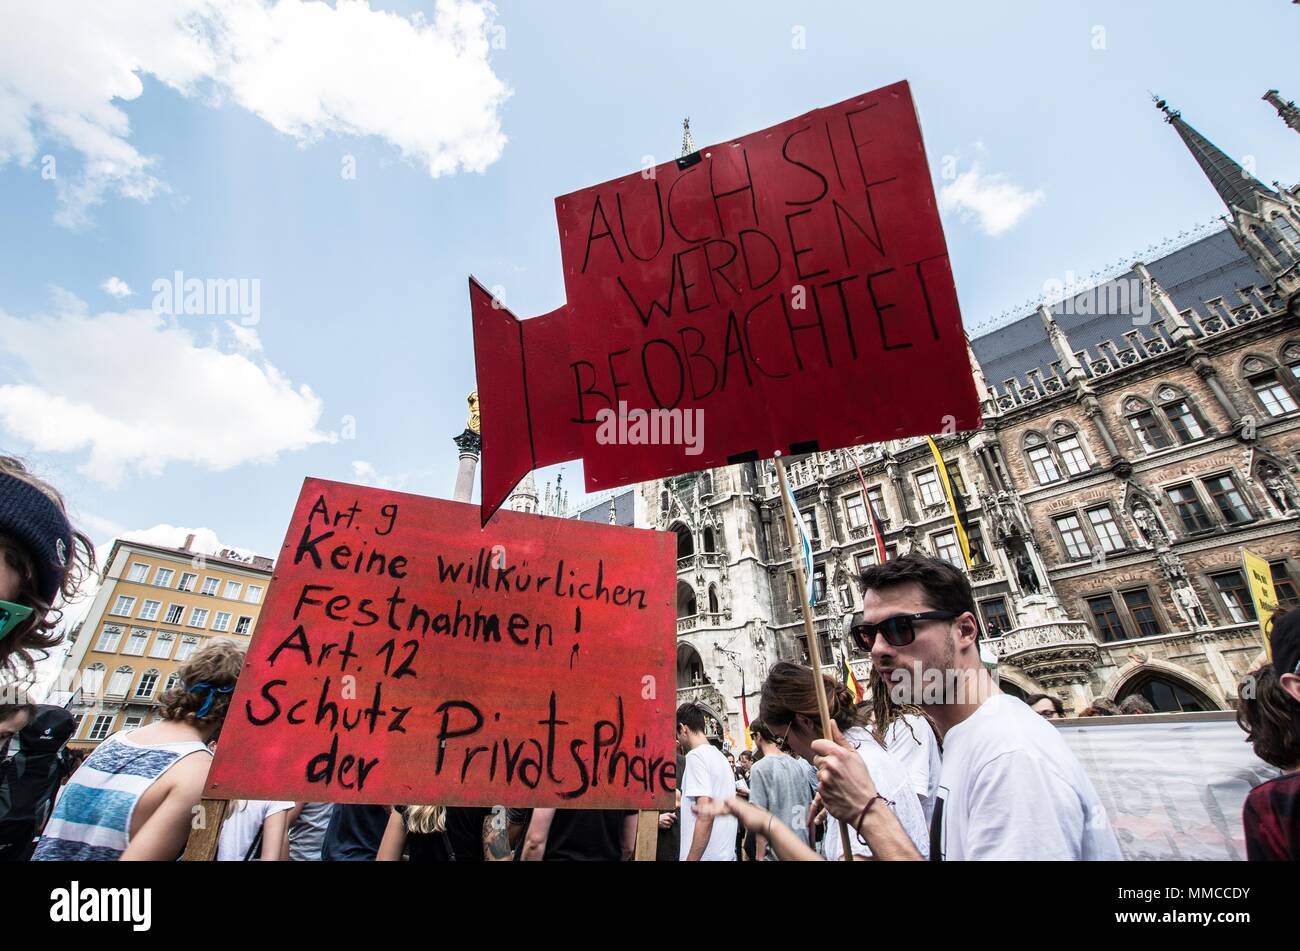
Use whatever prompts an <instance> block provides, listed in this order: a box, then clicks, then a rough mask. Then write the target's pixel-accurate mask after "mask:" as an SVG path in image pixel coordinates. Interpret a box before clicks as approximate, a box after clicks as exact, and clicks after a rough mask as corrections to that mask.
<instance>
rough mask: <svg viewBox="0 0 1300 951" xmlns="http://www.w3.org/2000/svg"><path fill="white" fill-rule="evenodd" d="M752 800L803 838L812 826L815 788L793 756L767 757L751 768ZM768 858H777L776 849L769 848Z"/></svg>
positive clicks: (750, 786) (750, 792) (750, 789)
mask: <svg viewBox="0 0 1300 951" xmlns="http://www.w3.org/2000/svg"><path fill="white" fill-rule="evenodd" d="M749 801H750V802H751V803H753V804H754V805H756V806H759V807H761V808H763V809H766V810H767V811H768V812H770V813H772V815H774V816H776V817H777V818H778V819H780V820H781V821H782V822H784V823H785V824H786V825H788V826H789V827H790V828H791V829H793V830H794V831H795V833H796V834H797V835H799V836H800V837H804V836H806V833H807V828H808V821H807V815H808V804H809V803H810V802H812V787H811V786H809V785H808V774H807V773H805V772H804V769H803V767H802V766H801V765H800V764H799V761H798V760H797V759H795V758H794V757H793V756H764V757H763V758H762V759H760V760H758V761H757V762H756V763H754V765H753V766H752V767H751V768H750V770H749ZM766 858H767V861H769V862H775V861H776V852H775V851H774V850H772V849H768V850H767V857H766Z"/></svg>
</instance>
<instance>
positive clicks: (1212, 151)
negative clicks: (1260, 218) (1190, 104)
mask: <svg viewBox="0 0 1300 951" xmlns="http://www.w3.org/2000/svg"><path fill="white" fill-rule="evenodd" d="M1151 98H1152V99H1154V100H1155V103H1156V108H1157V109H1159V110H1160V111H1161V112H1163V113H1164V114H1165V121H1166V122H1168V123H1169V124H1170V125H1171V126H1173V127H1174V129H1175V130H1177V132H1178V135H1179V136H1180V137H1181V138H1182V140H1183V144H1184V145H1186V146H1187V150H1188V151H1189V152H1191V153H1192V158H1194V159H1196V164H1198V165H1199V166H1201V171H1202V172H1204V173H1205V177H1206V178H1208V179H1209V180H1210V184H1211V185H1213V186H1214V190H1215V191H1216V192H1218V193H1219V197H1220V198H1221V199H1223V203H1224V204H1225V205H1227V206H1228V210H1229V211H1231V210H1233V209H1234V208H1241V209H1243V210H1244V211H1248V212H1250V213H1251V214H1255V215H1257V214H1259V197H1260V196H1261V195H1275V194H1276V193H1275V192H1274V191H1273V190H1272V189H1271V188H1269V187H1268V186H1266V185H1264V184H1262V183H1261V182H1259V181H1258V180H1257V179H1256V178H1255V177H1254V176H1253V175H1251V174H1250V173H1249V172H1247V171H1246V170H1245V169H1244V168H1242V167H1241V166H1240V165H1238V164H1237V163H1236V162H1235V161H1233V160H1232V159H1231V158H1229V157H1228V155H1227V154H1226V153H1225V152H1223V151H1222V150H1221V149H1220V148H1219V147H1218V146H1217V145H1215V144H1214V143H1213V142H1211V141H1210V140H1209V139H1207V138H1206V137H1205V136H1203V135H1201V133H1199V132H1197V131H1196V130H1195V129H1193V128H1192V127H1191V126H1190V125H1188V124H1187V123H1186V122H1185V121H1183V115H1182V113H1181V112H1179V111H1178V110H1177V109H1171V108H1169V104H1168V103H1166V102H1165V101H1164V100H1163V99H1161V98H1159V97H1158V96H1152V97H1151Z"/></svg>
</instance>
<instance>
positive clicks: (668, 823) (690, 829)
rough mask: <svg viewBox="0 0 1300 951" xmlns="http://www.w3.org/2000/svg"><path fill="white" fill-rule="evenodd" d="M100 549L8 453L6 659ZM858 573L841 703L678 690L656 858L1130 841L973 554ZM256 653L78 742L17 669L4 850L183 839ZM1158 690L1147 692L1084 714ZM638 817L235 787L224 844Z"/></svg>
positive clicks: (581, 835)
mask: <svg viewBox="0 0 1300 951" xmlns="http://www.w3.org/2000/svg"><path fill="white" fill-rule="evenodd" d="M93 565H94V554H93V549H92V547H91V544H90V542H89V539H88V538H87V537H86V536H85V535H84V534H82V533H80V532H77V531H75V530H74V529H73V527H72V525H71V523H70V521H69V518H68V515H67V511H66V508H65V506H64V504H63V501H62V499H61V498H60V497H59V495H58V493H57V492H55V491H54V490H53V489H52V488H51V487H50V486H48V485H46V484H45V483H43V482H41V481H40V480H39V479H36V478H35V477H33V476H32V475H31V474H30V473H28V472H27V471H26V470H25V468H24V467H23V466H22V464H21V463H19V462H17V461H16V460H13V459H9V458H4V457H0V675H12V674H14V673H15V672H19V673H21V672H23V671H24V670H25V671H27V672H30V670H31V667H32V665H33V662H34V660H35V659H37V658H39V656H41V655H42V653H43V652H45V651H47V650H48V648H50V647H51V646H53V645H54V644H55V643H57V641H58V634H57V633H56V630H55V629H56V627H57V624H58V621H59V609H58V607H57V604H58V602H59V601H60V599H61V598H62V599H66V598H68V597H69V596H70V595H71V594H72V593H73V592H74V591H75V590H77V588H78V587H79V586H80V584H81V583H82V581H83V580H84V579H85V577H86V576H87V573H88V572H90V571H92V570H93ZM860 584H861V588H862V594H863V610H862V612H861V614H860V615H859V616H858V617H857V618H856V619H855V623H853V624H852V625H851V627H850V629H849V636H851V638H852V640H853V642H854V644H855V646H856V647H857V648H858V649H860V650H862V651H865V652H867V653H869V654H870V656H871V661H872V669H871V674H870V680H869V691H870V695H869V698H868V699H867V701H866V702H859V700H858V699H857V697H856V696H855V695H854V694H853V693H852V692H851V691H850V690H849V689H848V687H846V686H845V685H844V684H842V683H840V682H839V681H838V680H837V679H835V678H833V677H829V676H825V677H824V684H823V685H822V686H823V687H824V695H825V700H826V709H827V713H828V717H829V719H828V720H827V721H826V722H823V718H822V715H821V713H820V712H819V711H820V709H821V706H820V703H819V698H818V693H819V691H818V684H817V680H816V677H817V676H818V675H817V674H815V673H814V672H813V670H812V669H811V668H809V667H806V666H802V665H799V664H794V663H790V662H784V661H783V662H779V663H777V664H776V665H775V666H773V667H772V668H771V669H770V671H769V672H768V674H767V677H766V680H765V681H764V683H763V685H762V691H761V700H760V705H759V716H758V718H757V719H755V720H754V721H753V722H752V723H750V724H749V736H748V738H747V739H748V741H749V742H748V743H747V744H746V745H747V746H752V749H749V748H747V749H744V750H739V751H737V750H732V749H729V748H726V747H724V746H723V745H722V744H721V742H720V740H719V739H718V737H717V736H716V735H715V734H714V733H713V732H711V731H710V725H709V722H708V718H707V717H706V714H705V711H704V710H703V709H702V708H701V707H699V706H696V705H694V704H689V703H688V704H684V705H682V706H681V707H679V708H678V709H677V711H676V717H675V731H676V739H677V747H678V750H677V752H678V757H677V763H676V772H675V775H676V777H677V782H676V801H675V805H674V808H673V809H671V810H665V811H664V812H662V813H660V814H659V815H658V820H657V833H658V838H657V841H656V843H655V845H656V858H658V859H660V860H664V861H674V860H679V861H745V860H749V861H802V860H810V861H821V860H830V861H835V860H840V859H842V858H843V857H844V854H845V849H846V847H847V850H848V852H849V853H850V854H851V857H852V858H854V859H876V860H909V859H910V860H923V859H931V860H939V859H943V860H960V859H1013V860H1040V859H1057V860H1071V861H1087V860H1117V859H1120V858H1121V853H1120V849H1119V845H1118V842H1117V839H1116V835H1115V832H1114V830H1113V829H1112V827H1111V824H1110V820H1109V817H1108V816H1107V814H1106V811H1105V809H1104V808H1103V807H1102V804H1101V801H1100V799H1099V797H1098V795H1097V791H1096V790H1095V789H1094V787H1093V784H1092V781H1091V780H1090V779H1089V778H1088V776H1087V774H1086V773H1085V771H1084V769H1083V767H1082V766H1081V765H1080V763H1079V761H1078V759H1077V758H1076V757H1075V755H1074V754H1073V753H1072V752H1071V750H1070V748H1069V747H1068V746H1067V745H1066V742H1065V740H1064V739H1063V738H1062V736H1061V733H1060V731H1059V730H1058V728H1057V727H1056V726H1054V725H1053V724H1052V722H1050V721H1053V720H1058V719H1060V718H1061V717H1063V716H1064V712H1065V711H1064V708H1063V705H1062V703H1061V701H1060V699H1059V698H1056V697H1053V696H1049V695H1044V694H1039V695H1035V696H1030V697H1028V698H1026V700H1020V699H1018V698H1017V697H1014V696H1011V695H1010V694H1007V693H1004V692H1003V691H1002V690H1001V689H1000V688H999V686H998V683H997V679H996V677H995V676H994V674H993V673H992V672H991V671H990V670H989V669H988V668H987V667H986V666H985V665H984V663H983V662H982V659H981V655H980V643H979V640H980V631H979V624H978V621H977V620H976V617H977V615H976V607H975V603H974V600H973V595H972V591H971V587H970V584H969V582H968V580H967V578H966V576H965V575H964V574H963V573H962V572H961V571H959V570H958V569H956V568H954V567H953V566H951V565H950V564H948V563H947V562H946V561H942V560H938V559H933V558H928V557H925V556H921V555H915V554H913V555H904V556H902V557H899V558H896V559H894V560H892V561H889V562H886V563H885V564H883V565H879V566H873V567H870V568H868V569H866V570H865V571H864V572H863V574H862V576H861V579H860ZM1270 647H1271V652H1270V656H1271V658H1272V660H1271V662H1270V663H1267V664H1265V665H1263V666H1262V667H1260V668H1258V669H1257V670H1255V671H1254V672H1253V673H1252V674H1250V675H1249V676H1248V677H1247V678H1245V680H1244V681H1243V683H1242V685H1241V688H1240V692H1239V703H1238V711H1237V717H1238V722H1239V723H1240V725H1241V727H1242V729H1243V730H1244V731H1245V733H1246V737H1247V740H1248V741H1249V742H1250V744H1251V745H1252V747H1253V749H1254V750H1255V752H1256V754H1257V755H1258V756H1259V758H1260V759H1262V760H1264V761H1265V762H1267V763H1269V764H1271V765H1272V766H1274V767H1276V768H1277V769H1278V770H1280V771H1281V775H1279V776H1278V777H1277V778H1275V779H1271V780H1269V781H1266V782H1263V783H1261V784H1260V785H1258V786H1256V787H1255V788H1254V789H1253V790H1252V791H1251V792H1250V794H1249V796H1248V797H1247V799H1246V802H1245V807H1244V811H1243V827H1244V834H1245V840H1246V847H1247V853H1248V857H1249V858H1250V859H1273V860H1278V859H1280V860H1294V859H1296V858H1297V857H1300V772H1298V771H1297V768H1298V767H1300V609H1297V610H1292V611H1290V612H1287V613H1281V614H1279V615H1278V616H1277V617H1276V618H1275V619H1274V622H1273V625H1272V633H1271V641H1270ZM242 665H243V655H242V653H241V651H240V649H239V648H238V647H236V646H235V645H234V644H233V643H231V642H229V641H224V640H214V641H212V642H210V643H208V644H207V645H206V646H205V647H203V648H202V649H200V650H199V651H197V652H196V653H195V654H194V655H193V656H191V657H190V658H189V659H188V660H187V661H186V662H185V664H184V665H183V666H182V667H181V668H180V670H179V671H178V674H179V676H178V679H177V682H176V684H175V685H174V686H173V687H172V688H171V689H169V690H168V691H166V692H165V693H164V695H163V696H162V698H161V700H160V707H159V714H160V716H159V719H157V720H156V721H155V722H153V723H150V724H149V725H147V726H143V727H139V728H137V729H134V730H130V731H123V732H119V733H116V734H113V735H112V736H109V737H108V738H106V739H105V740H104V741H103V742H102V743H100V744H99V745H98V746H97V747H96V748H95V749H94V750H93V751H91V752H90V753H89V755H86V756H85V758H84V761H83V760H82V759H80V757H81V756H82V755H84V754H80V753H77V752H76V751H73V750H70V749H68V748H67V746H66V744H67V742H68V739H69V738H70V737H71V735H72V732H73V728H72V723H73V721H72V717H71V715H70V714H68V712H67V711H66V710H63V709H62V708H59V707H52V706H47V705H41V706H38V705H36V704H34V703H32V702H31V701H30V700H29V699H28V698H27V696H26V695H25V694H24V693H23V692H22V691H21V690H20V689H18V688H14V687H9V688H4V693H3V695H0V860H25V859H28V858H31V859H34V860H79V861H84V860H140V859H146V860H147V859H152V860H174V859H176V858H178V857H180V856H181V855H182V853H183V852H184V850H185V848H186V844H187V842H188V841H189V839H190V836H191V832H192V831H193V829H194V826H195V817H196V816H198V815H206V813H205V812H204V811H203V810H202V809H200V808H199V806H200V799H201V796H202V792H203V789H204V786H205V783H206V780H207V775H208V768H209V765H210V764H211V761H212V756H213V750H214V749H215V747H216V745H217V742H218V739H219V734H220V732H221V727H222V724H223V723H224V721H225V718H226V715H227V712H228V710H229V708H230V702H231V696H232V694H233V691H234V687H235V683H236V680H237V678H238V676H239V672H240V669H241V667H242ZM936 675H937V676H936ZM13 682H15V681H14V679H13V678H12V677H10V678H9V679H8V680H5V681H0V684H3V683H13ZM18 682H21V678H19V679H18ZM935 683H940V684H942V688H941V689H939V690H937V691H936V690H935V689H934V687H933V684H935ZM1152 712H1153V710H1152V708H1151V705H1150V704H1149V703H1148V702H1147V701H1146V700H1145V699H1144V698H1142V697H1140V696H1130V697H1128V698H1127V699H1126V700H1124V701H1123V702H1122V703H1120V704H1118V705H1116V704H1114V703H1112V702H1110V701H1106V700H1096V701H1095V702H1094V703H1093V704H1092V706H1090V707H1089V708H1087V709H1086V710H1084V711H1082V712H1081V714H1080V715H1082V716H1115V715H1143V714H1150V713H1152ZM828 730H829V734H830V738H829V739H827V738H826V733H827V731H828ZM14 737H17V738H18V744H17V745H18V753H17V754H11V753H10V750H9V747H10V741H11V740H12V739H13V738H14ZM639 821H640V820H639V816H638V813H636V812H629V811H626V810H590V809H585V810H584V809H553V808H546V809H543V808H535V809H510V808H506V807H503V806H496V807H492V808H467V807H450V806H448V807H443V806H438V805H427V804H414V803H413V804H394V805H392V806H377V805H329V804H324V803H310V802H289V801H279V802H269V801H243V800H241V801H235V802H228V803H226V804H225V805H224V810H223V816H222V825H221V827H220V829H219V830H218V835H217V841H216V857H217V859H218V860H225V861H249V860H254V859H256V860H259V861H284V860H289V861H402V860H406V861H412V862H418V861H443V862H446V861H456V862H465V861H469V862H478V861H619V860H627V859H630V858H632V856H633V854H634V852H635V851H636V848H637V838H638V825H639Z"/></svg>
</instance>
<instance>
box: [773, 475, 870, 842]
mask: <svg viewBox="0 0 1300 951" xmlns="http://www.w3.org/2000/svg"><path fill="white" fill-rule="evenodd" d="M776 475H777V478H778V479H779V480H780V482H781V507H782V508H783V509H784V510H785V531H786V537H787V538H789V539H790V551H791V553H792V554H793V553H794V551H795V548H796V545H795V539H796V538H798V537H799V531H798V528H797V527H796V525H795V515H794V510H793V508H792V507H791V505H790V482H789V480H788V479H787V478H786V474H785V462H784V461H782V459H781V455H780V454H779V453H778V454H777V456H776ZM791 561H792V562H793V563H794V570H795V578H796V580H797V581H798V584H799V608H800V613H802V614H803V631H804V636H805V637H807V639H808V659H809V661H811V663H812V669H813V684H814V686H815V687H816V689H817V713H818V714H819V715H820V716H821V721H822V738H823V739H827V740H829V739H833V737H832V735H831V713H830V705H829V704H828V703H827V702H826V682H825V681H824V680H823V679H822V651H821V647H820V645H819V644H818V642H817V634H816V632H815V631H814V630H813V619H812V607H811V605H809V604H808V599H807V598H805V597H804V596H803V592H804V591H805V590H806V588H805V586H806V585H807V583H808V579H807V578H806V577H805V576H804V570H803V559H802V557H800V556H799V555H794V557H792V558H791ZM840 844H841V845H843V847H844V861H846V862H852V861H853V849H852V848H851V847H850V845H849V827H848V824H847V823H846V822H845V821H844V820H843V819H841V820H840Z"/></svg>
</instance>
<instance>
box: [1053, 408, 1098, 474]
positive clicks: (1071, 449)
mask: <svg viewBox="0 0 1300 951" xmlns="http://www.w3.org/2000/svg"><path fill="white" fill-rule="evenodd" d="M1052 445H1053V446H1054V447H1055V449H1056V458H1057V459H1058V460H1059V461H1060V465H1061V468H1062V469H1064V470H1065V471H1066V472H1067V473H1069V474H1070V475H1072V476H1076V475H1083V474H1084V473H1085V472H1087V471H1088V470H1090V469H1091V468H1092V460H1091V459H1089V458H1088V449H1087V446H1085V445H1084V442H1083V437H1082V436H1080V435H1079V430H1078V429H1077V428H1076V427H1075V425H1074V424H1073V423H1069V422H1066V421H1064V420H1062V421H1060V422H1057V423H1054V424H1053V425H1052Z"/></svg>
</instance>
